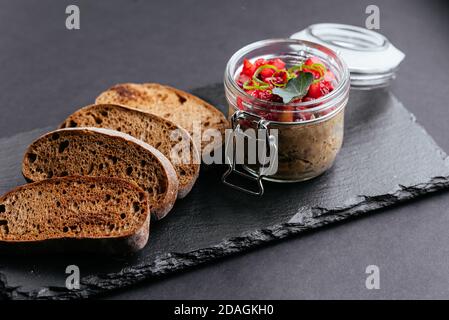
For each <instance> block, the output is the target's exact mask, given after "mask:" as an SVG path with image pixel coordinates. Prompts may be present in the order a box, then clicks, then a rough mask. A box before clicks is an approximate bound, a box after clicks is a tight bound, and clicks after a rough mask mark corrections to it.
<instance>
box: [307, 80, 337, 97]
mask: <svg viewBox="0 0 449 320" xmlns="http://www.w3.org/2000/svg"><path fill="white" fill-rule="evenodd" d="M333 89H334V87H333V85H332V83H331V82H329V81H326V80H323V81H320V82H318V83H312V84H311V85H310V88H309V92H308V93H307V96H308V97H310V98H314V99H318V98H320V97H322V96H324V95H326V94H328V93H329V92H331V91H332V90H333Z"/></svg>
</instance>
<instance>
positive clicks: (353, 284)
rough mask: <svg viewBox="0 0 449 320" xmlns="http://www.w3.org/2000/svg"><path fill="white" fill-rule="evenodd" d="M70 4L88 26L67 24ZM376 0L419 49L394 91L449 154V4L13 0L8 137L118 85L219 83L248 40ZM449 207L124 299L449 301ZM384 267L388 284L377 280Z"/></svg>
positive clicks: (351, 228)
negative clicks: (374, 285)
mask: <svg viewBox="0 0 449 320" xmlns="http://www.w3.org/2000/svg"><path fill="white" fill-rule="evenodd" d="M68 4H78V5H79V6H80V9H81V30H77V31H68V30H66V29H65V17H66V15H65V13H64V11H65V7H66V6H67V5H68ZM368 4H377V5H378V6H379V7H380V10H381V32H382V33H384V34H385V35H386V36H387V37H388V38H389V39H390V40H391V41H392V42H393V43H394V44H395V45H396V46H397V47H398V48H400V49H401V50H403V51H404V52H405V53H406V54H407V57H406V60H405V61H404V63H403V64H402V65H401V70H400V72H399V75H398V79H397V80H396V82H395V83H394V84H393V86H392V91H393V93H394V94H395V95H396V96H397V97H398V98H399V99H400V100H401V101H402V102H403V103H404V105H405V106H406V107H407V108H409V110H411V111H412V112H413V113H414V114H415V115H416V116H417V118H418V121H419V122H420V123H421V124H422V125H423V126H424V127H425V128H426V129H427V130H428V131H429V133H430V134H431V135H432V136H433V137H434V138H435V140H436V142H437V143H438V144H439V145H440V146H441V147H442V148H443V149H444V150H445V151H446V152H448V151H449V141H448V139H447V138H448V136H449V130H447V119H448V117H449V108H448V106H447V98H446V97H447V95H448V94H449V72H447V61H446V57H447V52H448V49H449V42H448V34H447V30H449V28H448V27H449V20H448V16H449V5H448V4H446V3H445V2H444V1H441V2H437V1H394V2H393V1H375V2H373V1H317V0H315V1H313V2H305V1H277V2H274V1H262V0H259V1H226V2H224V1H223V2H221V1H206V0H202V1H188V2H182V3H181V2H180V1H154V2H153V1H13V0H11V1H4V0H1V1H0V110H1V116H0V136H1V137H6V136H10V135H13V134H15V133H18V132H21V131H28V130H31V129H33V128H36V127H44V126H46V125H49V124H54V123H58V122H60V121H61V120H62V119H64V118H65V116H66V115H68V114H69V113H70V112H72V111H73V110H74V109H76V108H77V107H79V106H83V105H85V104H88V103H91V102H92V101H93V100H94V98H95V96H96V94H97V93H98V92H100V91H102V90H103V89H105V88H107V87H108V86H110V85H112V84H114V83H116V82H125V81H135V82H143V81H157V82H162V83H168V84H171V85H173V86H178V87H180V88H184V89H188V88H193V87H198V86H203V85H207V84H209V83H213V82H217V81H219V80H220V79H221V78H222V74H223V70H224V67H225V64H226V62H227V59H228V58H229V56H230V55H231V54H232V53H233V52H234V51H235V50H237V49H238V48H240V47H242V46H243V45H245V44H247V43H250V42H252V41H255V40H260V39H262V38H270V37H285V36H288V35H290V34H291V33H293V32H296V31H298V30H300V29H303V28H304V27H306V26H307V25H309V24H312V23H316V22H342V23H349V24H355V25H362V26H363V24H364V21H365V18H366V15H365V13H364V11H365V8H366V6H367V5H368ZM448 208H449V198H448V196H447V195H444V194H439V195H435V196H431V197H427V198H424V199H421V200H420V201H415V202H412V203H409V204H407V205H402V206H400V207H398V208H395V209H390V210H386V211H383V212H380V213H378V214H373V215H371V216H369V217H366V218H361V219H357V220H353V221H350V222H348V223H345V224H340V225H338V226H336V227H331V228H326V229H322V230H320V231H318V232H315V233H313V234H309V235H306V236H301V237H298V238H295V239H292V240H289V241H285V242H282V243H278V244H275V245H271V246H268V247H265V248H262V249H259V250H256V251H253V252H251V253H249V254H246V255H242V256H238V257H234V258H231V259H227V260H223V261H220V262H218V263H215V264H213V265H210V266H207V267H202V268H199V269H197V270H194V271H190V272H185V273H183V274H180V275H177V276H171V277H169V278H166V279H163V280H160V281H156V282H149V283H145V284H142V285H139V286H137V287H134V288H131V289H128V290H125V291H122V292H120V293H116V294H114V295H111V296H110V297H112V298H145V299H157V298H160V299H165V298H182V299H184V298H200V299H207V298H223V299H228V298H230V299H231V298H232V299H240V298H261V299H300V298H355V299H358V298H449V233H448V232H447V230H448V229H449V215H448V213H449V209H448ZM279 209H280V210H282V204H279ZM370 264H375V265H378V266H379V267H380V272H381V289H380V290H371V291H370V290H367V289H366V288H365V285H364V283H365V279H366V274H365V268H366V266H367V265H370Z"/></svg>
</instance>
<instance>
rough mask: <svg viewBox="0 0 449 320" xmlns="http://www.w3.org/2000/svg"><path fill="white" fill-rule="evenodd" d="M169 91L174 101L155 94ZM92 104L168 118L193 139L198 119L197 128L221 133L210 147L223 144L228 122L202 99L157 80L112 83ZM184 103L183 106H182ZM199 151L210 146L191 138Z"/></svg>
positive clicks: (201, 151)
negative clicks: (103, 104) (194, 125)
mask: <svg viewBox="0 0 449 320" xmlns="http://www.w3.org/2000/svg"><path fill="white" fill-rule="evenodd" d="M167 94H171V95H172V96H173V97H171V98H176V97H177V98H176V99H177V101H173V100H171V101H167V100H164V98H159V96H161V97H163V96H167ZM95 103H97V104H101V103H115V104H121V105H126V106H130V107H134V108H138V109H140V110H142V111H145V112H150V113H154V114H156V115H158V116H161V117H163V118H165V119H168V120H170V121H172V122H174V123H176V124H177V125H178V126H180V127H183V128H185V129H186V130H187V131H188V132H189V133H190V135H192V137H193V138H194V140H195V135H194V132H193V129H192V123H193V122H195V121H201V126H202V128H201V131H202V133H204V131H205V130H207V129H215V130H218V131H219V132H220V134H221V138H222V139H221V143H218V142H216V143H213V144H212V145H211V146H209V147H212V149H217V148H219V147H221V146H222V144H223V143H224V133H225V129H227V128H229V122H228V120H227V119H226V117H225V116H224V114H223V113H221V112H220V111H219V110H218V109H217V108H215V107H214V106H212V105H211V104H209V103H207V102H206V101H204V100H202V99H200V98H198V97H196V96H194V95H192V94H190V93H187V92H185V91H182V90H179V89H176V88H173V87H170V86H167V85H162V84H159V83H142V84H137V83H121V84H116V85H114V86H112V87H111V88H109V89H108V90H106V91H104V92H102V93H101V94H100V95H99V96H98V97H97V98H96V100H95ZM186 106H187V107H186ZM194 142H195V144H196V145H197V147H198V150H200V153H201V154H209V152H211V149H209V148H206V147H208V145H209V144H210V142H209V141H194Z"/></svg>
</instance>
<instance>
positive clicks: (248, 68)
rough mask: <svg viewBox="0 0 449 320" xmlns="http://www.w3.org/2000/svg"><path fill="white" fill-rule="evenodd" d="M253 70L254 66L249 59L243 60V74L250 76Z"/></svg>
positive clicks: (254, 69)
mask: <svg viewBox="0 0 449 320" xmlns="http://www.w3.org/2000/svg"><path fill="white" fill-rule="evenodd" d="M255 71H256V66H255V65H254V64H252V63H251V61H249V60H248V59H245V60H243V69H242V73H243V74H245V75H247V76H249V77H252V76H253V74H254V72H255Z"/></svg>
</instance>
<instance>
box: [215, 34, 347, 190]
mask: <svg viewBox="0 0 449 320" xmlns="http://www.w3.org/2000/svg"><path fill="white" fill-rule="evenodd" d="M312 56H314V57H317V58H319V59H320V60H321V61H323V63H324V64H325V65H326V67H327V68H328V69H329V70H330V71H332V72H333V74H334V75H335V83H334V90H333V91H331V92H330V93H329V94H327V95H324V96H322V97H320V98H318V99H315V100H312V101H306V102H299V103H289V104H284V103H281V102H271V101H266V100H261V99H258V98H256V97H253V96H251V95H249V94H248V93H246V92H245V91H244V90H243V89H242V88H241V87H240V86H239V85H238V84H237V82H236V79H237V77H238V75H239V74H240V72H241V70H242V66H243V61H244V59H248V60H251V61H253V60H255V59H259V58H263V59H266V60H268V59H274V58H280V59H282V60H283V61H285V62H286V64H287V67H291V66H294V65H299V64H301V63H303V62H304V61H305V60H306V59H308V58H309V57H312ZM224 87H225V94H226V99H227V102H228V104H229V117H230V120H231V123H232V126H233V129H234V131H235V130H238V131H244V130H246V129H249V128H253V129H255V128H259V129H260V128H266V129H268V132H271V129H277V139H276V141H275V142H273V139H269V141H271V143H274V144H275V149H276V150H277V161H278V163H277V171H276V172H275V173H270V174H265V172H264V170H262V169H263V168H262V166H261V164H260V163H255V164H249V163H244V164H243V168H244V169H245V170H246V172H240V171H238V170H237V169H236V166H235V164H236V163H235V150H234V158H233V159H227V160H229V164H230V168H229V170H228V171H227V172H226V174H225V175H224V176H223V182H225V183H226V184H228V185H230V186H232V187H234V188H237V189H239V190H242V191H246V192H249V193H252V194H259V195H260V194H263V184H262V179H263V180H270V181H275V182H297V181H304V180H308V179H312V178H314V177H317V176H318V175H320V174H322V173H324V172H325V171H326V170H328V169H329V168H330V167H331V166H332V164H333V163H334V160H335V157H336V156H337V153H338V152H339V150H340V148H341V145H342V142H343V132H344V110H345V106H346V103H347V101H348V97H349V89H350V77H349V70H348V68H347V66H346V64H345V62H344V61H343V60H342V59H341V58H340V57H339V56H338V54H337V53H335V52H334V51H333V50H331V49H329V48H327V47H325V46H323V45H320V44H316V43H313V42H308V41H302V40H295V39H270V40H262V41H258V42H255V43H252V44H250V45H247V46H245V47H243V48H242V49H240V50H239V51H237V52H236V53H235V54H234V55H233V56H232V57H231V59H230V60H229V62H228V64H227V66H226V70H225V77H224ZM270 138H273V137H272V136H271V137H270ZM249 139H251V138H249ZM232 172H237V173H239V174H240V175H243V176H245V177H248V178H250V179H253V180H256V181H257V182H258V190H256V191H253V190H250V189H247V188H244V187H241V186H238V185H235V184H233V183H230V182H229V181H228V176H229V175H230V174H231V173H232ZM247 173H248V174H247Z"/></svg>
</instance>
